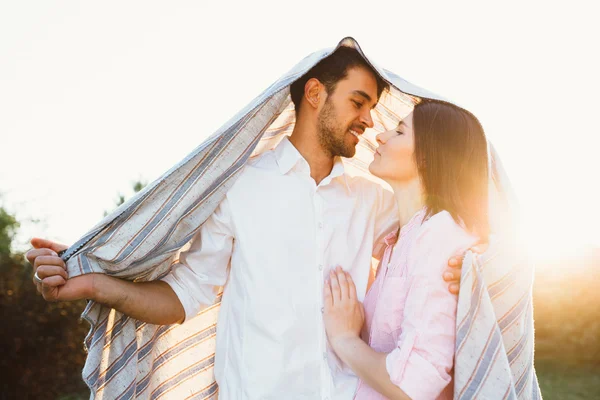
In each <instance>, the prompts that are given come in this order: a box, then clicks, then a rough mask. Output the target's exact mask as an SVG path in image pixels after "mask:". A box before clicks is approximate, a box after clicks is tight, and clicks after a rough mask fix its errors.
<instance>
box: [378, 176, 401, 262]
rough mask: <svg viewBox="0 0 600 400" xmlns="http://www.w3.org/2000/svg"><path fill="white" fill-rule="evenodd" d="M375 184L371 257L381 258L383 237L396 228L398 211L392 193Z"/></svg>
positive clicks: (383, 249) (384, 245) (383, 246)
mask: <svg viewBox="0 0 600 400" xmlns="http://www.w3.org/2000/svg"><path fill="white" fill-rule="evenodd" d="M376 186H377V200H376V203H377V208H376V209H377V211H376V215H375V230H374V233H375V237H374V240H373V254H372V255H373V258H376V259H377V260H381V257H382V256H383V252H384V251H385V248H386V244H385V242H384V239H385V237H386V236H387V235H388V234H389V233H390V232H393V231H394V230H398V228H399V226H398V211H397V204H396V198H395V197H394V194H393V193H392V192H391V191H390V190H387V189H384V188H383V187H381V185H376Z"/></svg>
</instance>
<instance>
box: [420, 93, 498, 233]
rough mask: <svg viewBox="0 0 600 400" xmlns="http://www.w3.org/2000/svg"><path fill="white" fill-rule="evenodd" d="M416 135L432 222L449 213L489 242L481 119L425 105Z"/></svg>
mask: <svg viewBox="0 0 600 400" xmlns="http://www.w3.org/2000/svg"><path fill="white" fill-rule="evenodd" d="M413 130H414V134H415V159H416V162H417V169H418V170H419V175H420V177H421V181H422V183H423V189H424V191H425V195H426V200H425V204H426V206H427V216H430V215H433V214H436V213H438V212H440V211H442V210H446V211H448V212H449V213H450V215H452V217H453V218H454V220H455V221H456V222H457V223H460V222H461V221H462V222H463V223H464V225H465V227H466V228H467V229H469V230H471V231H473V232H475V233H477V234H478V235H479V237H480V238H481V239H483V240H485V239H487V237H488V234H489V230H490V228H489V221H488V153H487V140H486V138H485V133H484V131H483V128H482V126H481V124H480V123H479V121H478V120H477V118H475V116H474V115H473V114H471V113H470V112H468V111H466V110H464V109H462V108H459V107H456V106H454V105H451V104H448V103H444V102H440V101H432V100H425V101H423V102H422V103H420V104H417V105H416V106H415V108H414V110H413Z"/></svg>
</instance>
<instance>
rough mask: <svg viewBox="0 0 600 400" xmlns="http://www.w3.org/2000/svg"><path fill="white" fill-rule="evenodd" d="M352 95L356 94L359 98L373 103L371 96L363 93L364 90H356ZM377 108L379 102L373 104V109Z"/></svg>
mask: <svg viewBox="0 0 600 400" xmlns="http://www.w3.org/2000/svg"><path fill="white" fill-rule="evenodd" d="M352 94H356V95H358V96H361V97H364V98H365V100H367V101H368V102H369V103H370V102H372V101H373V99H372V98H371V96H369V95H368V94H367V93H366V92H363V91H362V90H354V91H353V92H352ZM376 106H377V102H375V104H373V107H371V109H374V108H375V107H376Z"/></svg>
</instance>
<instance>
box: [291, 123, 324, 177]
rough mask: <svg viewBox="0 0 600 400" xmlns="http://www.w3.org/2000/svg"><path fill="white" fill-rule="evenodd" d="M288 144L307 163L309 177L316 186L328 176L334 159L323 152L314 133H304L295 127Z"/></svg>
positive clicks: (300, 128) (303, 130) (304, 131)
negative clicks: (292, 146)
mask: <svg viewBox="0 0 600 400" xmlns="http://www.w3.org/2000/svg"><path fill="white" fill-rule="evenodd" d="M290 142H291V143H292V145H294V147H295V148H296V150H298V152H299V153H300V155H302V157H304V159H305V160H306V162H307V163H308V166H309V167H310V176H311V178H313V179H314V181H315V183H316V184H317V185H318V184H319V183H320V182H321V181H322V180H323V179H325V178H326V177H327V176H329V174H330V173H331V170H332V169H333V163H334V157H333V156H332V155H331V154H328V153H327V152H326V151H325V150H323V148H322V147H321V145H320V144H319V141H318V139H317V133H316V131H315V132H310V131H306V130H305V129H302V127H299V126H297V125H296V127H294V131H293V132H292V135H291V136H290Z"/></svg>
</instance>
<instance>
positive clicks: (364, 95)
mask: <svg viewBox="0 0 600 400" xmlns="http://www.w3.org/2000/svg"><path fill="white" fill-rule="evenodd" d="M352 94H357V95H359V96H362V97H364V98H365V99H366V100H367V101H373V99H371V96H369V95H368V94H366V93H365V92H363V91H362V90H355V91H353V92H352Z"/></svg>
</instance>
